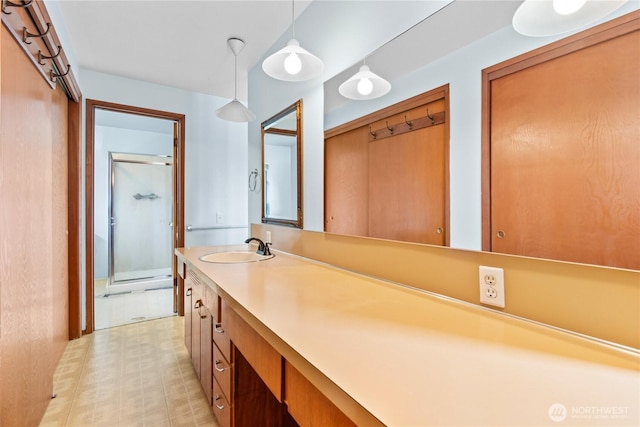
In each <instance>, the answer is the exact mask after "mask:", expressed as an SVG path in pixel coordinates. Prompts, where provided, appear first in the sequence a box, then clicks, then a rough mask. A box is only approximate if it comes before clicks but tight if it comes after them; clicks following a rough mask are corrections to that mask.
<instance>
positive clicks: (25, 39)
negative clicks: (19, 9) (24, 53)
mask: <svg viewBox="0 0 640 427" xmlns="http://www.w3.org/2000/svg"><path fill="white" fill-rule="evenodd" d="M49 31H51V22H47V31H45V32H44V33H42V34H32V33H30V32H29V31H27V27H23V28H22V41H23V42H24V43H25V44H31V42H30V41H29V39H30V38H36V39H37V38H42V37H44V36H46V35H47V34H49Z"/></svg>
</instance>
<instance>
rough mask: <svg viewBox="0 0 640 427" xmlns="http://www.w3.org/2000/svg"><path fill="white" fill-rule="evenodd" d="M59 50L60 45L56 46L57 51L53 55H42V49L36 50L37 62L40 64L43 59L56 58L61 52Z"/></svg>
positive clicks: (42, 62)
mask: <svg viewBox="0 0 640 427" xmlns="http://www.w3.org/2000/svg"><path fill="white" fill-rule="evenodd" d="M61 52H62V46H58V53H56V54H55V55H53V56H44V55H43V54H42V51H41V50H39V51H38V63H39V64H40V65H44V60H45V59H55V58H57V57H58V56H60V53H61Z"/></svg>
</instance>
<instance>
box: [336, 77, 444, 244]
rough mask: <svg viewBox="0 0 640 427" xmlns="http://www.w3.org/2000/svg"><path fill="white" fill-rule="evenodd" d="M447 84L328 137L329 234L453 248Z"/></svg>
mask: <svg viewBox="0 0 640 427" xmlns="http://www.w3.org/2000/svg"><path fill="white" fill-rule="evenodd" d="M448 93H449V89H448V86H442V87H440V88H437V89H434V90H432V91H429V92H427V93H424V94H422V95H418V96H416V97H414V98H410V99H408V100H406V101H403V102H400V103H398V104H396V105H392V106H391V107H388V108H385V109H383V110H380V111H378V112H375V113H372V114H370V115H368V116H366V117H363V118H361V119H358V120H354V121H353V122H350V123H347V124H345V125H342V126H339V127H338V128H335V129H332V130H329V131H327V132H326V133H325V231H326V232H329V233H336V234H349V235H355V236H367V237H376V238H382V239H391V240H401V241H405V242H415V243H427V244H432V245H440V246H448V245H449V181H448V176H449V161H448V153H449V128H448V123H447V117H448V105H449V103H448Z"/></svg>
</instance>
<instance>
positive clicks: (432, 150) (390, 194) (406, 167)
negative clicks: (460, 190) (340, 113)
mask: <svg viewBox="0 0 640 427" xmlns="http://www.w3.org/2000/svg"><path fill="white" fill-rule="evenodd" d="M444 149H445V125H444V124H441V125H437V126H431V127H427V128H424V129H420V130H416V131H413V132H407V133H403V134H401V135H397V136H393V137H390V138H385V139H381V140H375V141H372V142H371V143H369V236H370V237H379V238H383V239H392V240H402V241H407V242H417V243H428V244H433V245H444V243H445V242H444V216H445V211H444V203H445V199H444V198H445V194H444V193H445V184H444V181H445V175H444V174H445V167H444V165H445V153H444Z"/></svg>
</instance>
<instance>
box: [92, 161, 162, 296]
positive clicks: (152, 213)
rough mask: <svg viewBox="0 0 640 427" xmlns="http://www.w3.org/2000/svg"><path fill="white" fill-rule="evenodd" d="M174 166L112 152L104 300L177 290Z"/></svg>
mask: <svg viewBox="0 0 640 427" xmlns="http://www.w3.org/2000/svg"><path fill="white" fill-rule="evenodd" d="M172 166H173V162H172V158H171V157H170V156H160V155H145V154H130V153H115V152H111V153H109V176H110V185H109V212H110V224H109V236H108V238H109V255H108V256H109V264H108V269H109V272H108V273H109V274H108V276H109V277H108V280H107V284H106V288H105V295H106V296H108V295H111V294H120V293H125V292H132V291H140V290H150V289H159V288H171V287H173V278H172V262H173V249H174V248H173V239H172V234H173V233H172V230H173V219H172V215H173V168H172Z"/></svg>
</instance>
